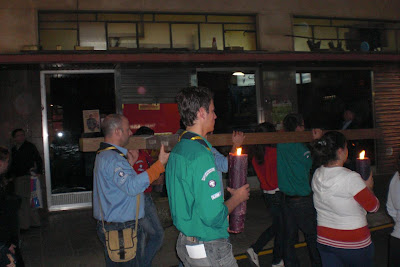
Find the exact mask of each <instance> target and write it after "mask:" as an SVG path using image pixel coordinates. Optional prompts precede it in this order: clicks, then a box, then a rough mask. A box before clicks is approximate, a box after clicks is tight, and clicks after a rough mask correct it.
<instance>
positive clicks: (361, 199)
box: [354, 187, 379, 212]
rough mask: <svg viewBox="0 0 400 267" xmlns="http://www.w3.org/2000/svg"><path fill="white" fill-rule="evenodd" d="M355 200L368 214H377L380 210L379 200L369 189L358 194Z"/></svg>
mask: <svg viewBox="0 0 400 267" xmlns="http://www.w3.org/2000/svg"><path fill="white" fill-rule="evenodd" d="M354 199H355V200H356V201H357V202H358V203H359V204H360V205H361V206H362V207H363V208H364V209H365V210H366V211H368V212H377V211H378V209H379V200H378V199H377V198H376V196H375V195H374V194H373V193H372V192H371V191H370V190H369V189H368V188H367V187H365V188H364V189H363V190H361V191H360V192H358V193H357V194H356V195H355V196H354Z"/></svg>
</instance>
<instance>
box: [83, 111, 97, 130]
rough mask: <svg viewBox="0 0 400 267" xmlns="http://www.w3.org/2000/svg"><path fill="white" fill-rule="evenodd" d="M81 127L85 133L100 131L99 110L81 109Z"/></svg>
mask: <svg viewBox="0 0 400 267" xmlns="http://www.w3.org/2000/svg"><path fill="white" fill-rule="evenodd" d="M82 113H83V128H84V132H85V133H96V132H100V112H99V110H98V109H93V110H83V111H82Z"/></svg>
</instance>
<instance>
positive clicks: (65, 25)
mask: <svg viewBox="0 0 400 267" xmlns="http://www.w3.org/2000/svg"><path fill="white" fill-rule="evenodd" d="M39 25H40V26H39V27H40V29H78V27H77V26H76V22H41V23H40V24H39Z"/></svg>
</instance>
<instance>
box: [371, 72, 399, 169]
mask: <svg viewBox="0 0 400 267" xmlns="http://www.w3.org/2000/svg"><path fill="white" fill-rule="evenodd" d="M374 94H375V95H374V105H375V124H376V127H377V128H380V129H381V130H382V138H381V139H379V140H377V168H378V172H379V173H392V172H393V171H394V170H395V168H396V157H398V156H399V153H400V68H399V67H397V66H396V67H394V66H393V67H391V66H389V67H388V66H385V67H383V66H378V67H376V68H375V70H374Z"/></svg>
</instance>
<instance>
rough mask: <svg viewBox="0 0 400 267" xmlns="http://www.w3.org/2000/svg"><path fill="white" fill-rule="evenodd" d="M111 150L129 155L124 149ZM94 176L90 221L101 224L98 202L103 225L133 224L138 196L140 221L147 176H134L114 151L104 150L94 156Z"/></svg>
mask: <svg viewBox="0 0 400 267" xmlns="http://www.w3.org/2000/svg"><path fill="white" fill-rule="evenodd" d="M111 145H112V144H111ZM113 146H114V147H116V148H117V149H119V151H121V152H122V153H123V154H124V155H126V154H127V152H128V150H127V149H125V148H123V147H119V146H116V145H113ZM93 176H94V177H93V217H94V218H95V219H97V220H101V214H100V207H99V199H100V202H101V207H102V209H103V217H104V221H106V222H127V221H132V220H135V219H136V218H135V217H136V196H137V195H138V194H140V210H139V219H140V218H142V217H143V216H144V197H143V191H144V190H145V189H146V188H147V187H148V186H149V184H150V183H149V176H148V174H147V172H142V173H141V174H137V173H136V172H135V171H134V170H133V168H132V166H131V165H130V164H129V162H128V161H127V160H126V159H125V158H124V157H123V156H121V155H120V154H119V153H117V152H116V151H114V150H107V151H103V152H100V153H99V154H97V156H96V161H95V164H94V171H93Z"/></svg>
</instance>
